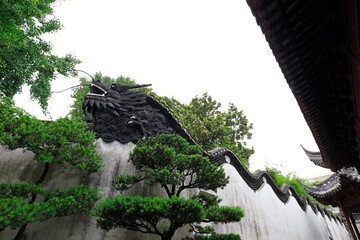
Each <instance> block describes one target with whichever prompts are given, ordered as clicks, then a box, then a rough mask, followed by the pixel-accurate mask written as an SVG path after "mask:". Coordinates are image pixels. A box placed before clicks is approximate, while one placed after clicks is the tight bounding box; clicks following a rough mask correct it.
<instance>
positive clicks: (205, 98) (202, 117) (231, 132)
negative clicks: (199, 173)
mask: <svg viewBox="0 0 360 240" xmlns="http://www.w3.org/2000/svg"><path fill="white" fill-rule="evenodd" d="M149 94H151V95H153V96H154V97H155V98H157V99H159V100H160V101H161V102H162V103H163V104H164V105H165V106H167V107H168V108H169V109H170V110H172V112H173V113H174V115H175V116H176V117H177V118H178V119H179V121H180V122H181V123H182V124H183V126H184V128H185V129H186V130H187V131H188V132H189V133H190V135H191V136H192V137H193V138H194V140H195V141H196V142H197V143H198V144H200V145H201V146H202V147H204V148H205V149H206V150H208V151H209V150H212V149H215V148H217V147H224V148H228V149H230V150H231V151H232V152H234V153H235V154H236V155H237V157H238V158H239V159H240V161H241V162H242V164H243V165H244V166H245V167H247V168H248V167H249V158H250V156H251V155H252V154H253V153H254V148H248V147H246V142H245V140H246V139H251V136H252V133H251V132H250V131H251V129H252V128H253V125H252V123H249V122H248V120H247V118H246V116H245V115H244V113H243V111H240V110H238V108H237V107H236V106H235V105H234V104H232V103H230V104H229V107H228V109H227V111H221V110H220V109H221V103H219V102H217V101H216V100H213V99H212V97H211V96H209V95H208V93H204V94H203V95H202V96H201V97H198V96H196V97H195V98H193V99H192V100H191V102H190V103H189V104H182V103H180V102H179V101H177V100H176V99H174V98H167V97H159V96H157V95H156V94H154V93H153V92H151V91H149Z"/></svg>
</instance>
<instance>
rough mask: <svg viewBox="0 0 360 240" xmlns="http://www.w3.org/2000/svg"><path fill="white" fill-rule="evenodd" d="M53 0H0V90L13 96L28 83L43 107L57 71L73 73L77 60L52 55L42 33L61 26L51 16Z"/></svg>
mask: <svg viewBox="0 0 360 240" xmlns="http://www.w3.org/2000/svg"><path fill="white" fill-rule="evenodd" d="M55 2H56V0H23V1H15V0H10V1H9V0H0V92H3V93H4V94H5V95H6V96H7V97H10V98H12V97H13V96H14V95H15V94H16V93H18V92H21V89H22V86H23V85H24V84H28V85H30V86H31V88H30V93H31V96H32V98H33V99H36V100H38V101H39V103H40V106H41V107H42V108H43V109H44V110H46V108H47V102H48V99H49V98H50V95H51V92H50V83H51V81H52V80H53V79H55V77H56V75H57V74H61V75H64V76H68V75H73V76H74V75H75V74H76V73H75V72H73V71H71V69H73V68H74V66H75V65H76V64H78V63H79V60H77V59H76V58H75V57H74V56H72V55H70V54H68V55H66V56H65V57H58V56H56V55H53V54H52V46H51V44H50V43H49V42H47V41H45V40H44V39H43V36H44V34H47V33H53V32H56V31H58V30H59V29H61V27H62V26H61V23H60V21H59V20H58V19H56V18H55V17H54V16H53V4H54V3H55Z"/></svg>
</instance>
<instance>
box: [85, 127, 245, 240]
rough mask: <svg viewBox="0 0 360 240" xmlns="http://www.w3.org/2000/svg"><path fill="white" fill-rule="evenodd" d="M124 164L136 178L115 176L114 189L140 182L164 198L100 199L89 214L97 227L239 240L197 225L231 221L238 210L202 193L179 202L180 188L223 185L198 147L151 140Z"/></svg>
mask: <svg viewBox="0 0 360 240" xmlns="http://www.w3.org/2000/svg"><path fill="white" fill-rule="evenodd" d="M129 161H131V162H132V163H133V164H134V166H135V168H136V169H137V170H139V172H140V174H139V175H136V176H131V175H123V176H118V177H117V178H116V179H114V181H113V185H114V186H115V187H116V188H117V189H118V190H121V191H122V190H126V189H129V188H131V187H132V186H134V185H135V184H136V183H138V182H140V181H146V182H147V183H148V184H149V185H155V184H160V186H161V187H162V188H164V189H165V191H166V193H167V196H168V198H167V199H164V198H160V197H141V196H135V197H126V196H121V197H114V198H113V199H106V200H104V201H102V202H101V203H100V204H99V205H98V206H97V207H96V209H95V210H94V211H93V212H92V214H93V215H95V216H97V217H98V218H97V223H98V226H99V227H100V228H102V229H105V230H109V229H113V228H117V227H121V228H126V229H128V230H133V231H140V232H143V233H151V234H157V235H159V236H161V239H162V240H165V239H167V240H170V239H171V238H172V236H173V235H174V233H175V231H176V230H177V229H178V228H180V227H183V226H185V225H189V226H190V227H191V229H192V231H195V232H196V233H197V234H211V237H213V238H205V239H239V237H238V238H226V236H227V235H217V234H216V233H215V232H214V229H213V228H212V227H202V226H200V225H199V224H200V223H202V222H204V223H209V222H215V223H228V222H237V221H239V220H240V219H241V218H242V217H243V215H244V213H243V211H242V210H241V209H240V208H239V207H228V206H219V203H220V202H221V199H219V198H218V197H216V196H215V197H214V196H210V195H207V194H205V193H200V194H198V195H194V196H193V197H191V198H190V199H184V198H180V193H181V192H182V191H183V190H184V189H189V188H190V189H191V188H197V189H211V190H216V189H217V188H219V187H221V188H222V187H224V186H225V185H226V184H227V183H228V181H229V180H228V177H226V176H225V173H224V170H223V169H222V168H221V167H218V166H216V165H213V164H210V162H209V159H208V158H207V157H204V156H203V153H202V152H201V149H200V147H199V146H196V145H190V144H189V143H188V142H187V141H186V140H185V139H183V138H182V137H180V136H178V135H167V134H162V135H157V136H154V137H149V138H148V139H146V140H145V139H143V140H140V141H139V142H138V143H137V145H136V147H135V148H134V150H133V153H132V154H131V155H130V160H129ZM234 236H235V235H234ZM217 237H218V238H217ZM221 237H224V238H221ZM227 237H230V235H229V236H227Z"/></svg>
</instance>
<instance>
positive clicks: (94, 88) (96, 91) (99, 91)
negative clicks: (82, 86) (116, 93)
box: [88, 83, 107, 97]
mask: <svg viewBox="0 0 360 240" xmlns="http://www.w3.org/2000/svg"><path fill="white" fill-rule="evenodd" d="M89 87H90V90H91V92H89V93H88V95H90V96H99V97H105V96H106V95H107V91H106V90H104V89H103V88H101V87H99V86H98V85H96V84H93V83H90V84H89Z"/></svg>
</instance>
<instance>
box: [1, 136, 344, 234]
mask: <svg viewBox="0 0 360 240" xmlns="http://www.w3.org/2000/svg"><path fill="white" fill-rule="evenodd" d="M97 143H98V146H97V149H98V152H99V153H101V154H103V156H104V157H103V165H104V166H103V167H102V170H101V172H99V173H93V174H91V175H90V176H87V175H86V174H84V173H83V172H81V171H80V170H77V169H75V168H73V167H71V166H68V167H67V168H64V167H63V166H61V165H53V166H52V167H51V168H50V171H49V173H48V177H47V178H46V179H45V181H44V184H43V185H44V186H45V187H46V188H47V189H52V190H54V189H57V188H61V189H65V188H68V187H70V186H71V185H74V184H87V185H90V186H93V187H98V188H99V189H100V190H101V192H100V193H101V194H103V195H104V197H110V198H111V197H113V196H116V195H119V193H118V192H117V191H116V190H115V189H114V188H113V187H112V186H111V181H112V180H113V179H114V177H115V176H117V175H120V174H133V173H135V170H134V168H133V166H132V165H131V163H129V162H128V161H127V160H128V157H129V154H130V152H131V151H132V149H133V148H134V144H132V143H128V144H120V143H119V142H112V143H105V142H103V141H102V140H98V141H97ZM32 157H33V154H32V153H31V152H24V151H22V150H21V149H18V150H16V151H11V152H9V151H7V150H5V149H4V148H0V181H1V182H3V181H7V180H11V181H29V182H34V181H35V180H36V179H37V178H38V176H39V174H41V171H42V164H40V163H37V162H36V161H33V160H32ZM224 168H225V170H226V173H227V175H229V176H230V183H229V184H228V185H227V186H226V188H225V189H223V190H219V191H218V192H217V194H218V195H219V196H220V197H221V198H222V199H223V201H222V203H221V204H222V205H230V206H240V207H241V208H242V209H244V211H245V217H244V218H243V219H242V220H241V221H240V222H239V223H232V224H227V225H216V228H217V230H218V232H222V233H231V232H232V233H239V234H240V235H241V237H242V239H243V240H250V239H251V240H255V239H259V240H266V239H274V240H281V239H286V240H288V239H306V240H311V239H314V240H321V239H350V237H349V234H348V233H347V231H346V229H345V227H344V226H343V225H342V224H339V223H337V222H336V221H334V220H333V219H329V218H328V217H327V216H325V217H323V216H322V215H321V214H320V213H318V214H315V213H314V212H313V211H312V209H311V208H310V207H308V208H307V210H306V212H304V211H303V210H302V209H301V208H300V206H299V205H298V203H297V202H296V200H295V199H294V198H293V197H291V198H290V199H289V201H288V202H287V203H286V204H284V203H283V202H281V201H280V200H279V199H278V198H277V196H276V195H275V193H274V192H273V190H272V189H271V187H270V186H269V185H268V184H264V186H263V187H262V188H261V189H259V190H257V191H255V192H254V191H253V190H252V189H251V188H249V187H248V186H247V184H246V183H245V182H244V180H243V179H242V177H241V176H240V175H239V174H238V172H237V171H236V169H235V168H234V167H233V166H232V165H230V164H225V165H224ZM159 193H160V195H161V194H164V192H163V190H162V189H160V188H159V187H148V186H146V185H139V186H137V187H135V188H134V189H130V190H128V191H127V192H125V193H124V195H147V196H153V195H158V194H159ZM191 194H192V193H190V192H189V193H185V194H184V196H185V197H186V195H187V196H189V195H191ZM185 232H186V230H185V229H184V230H181V231H179V232H177V234H176V236H175V238H174V239H181V236H183V233H185ZM26 233H27V236H28V239H36V240H48V239H52V240H64V239H69V240H82V239H84V240H85V239H86V240H92V239H93V240H100V239H101V240H113V239H114V240H115V239H126V240H132V239H134V240H136V239H159V238H158V237H156V236H153V235H149V234H140V233H135V232H131V231H126V230H123V229H116V230H112V231H108V232H105V231H102V230H100V229H97V228H96V224H95V218H93V217H91V216H89V215H87V214H78V215H75V216H69V217H61V218H53V219H50V220H47V221H44V222H41V223H31V224H29V225H28V228H27V231H26ZM14 234H16V231H14V230H9V229H7V230H6V231H4V232H3V233H1V234H0V240H1V239H4V240H5V239H6V240H7V239H12V238H13V236H14Z"/></svg>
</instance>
